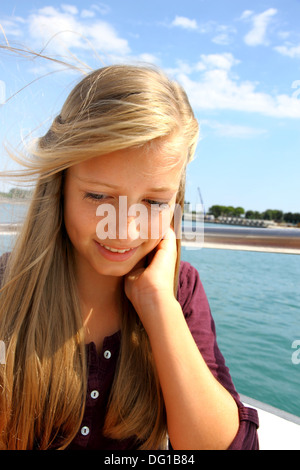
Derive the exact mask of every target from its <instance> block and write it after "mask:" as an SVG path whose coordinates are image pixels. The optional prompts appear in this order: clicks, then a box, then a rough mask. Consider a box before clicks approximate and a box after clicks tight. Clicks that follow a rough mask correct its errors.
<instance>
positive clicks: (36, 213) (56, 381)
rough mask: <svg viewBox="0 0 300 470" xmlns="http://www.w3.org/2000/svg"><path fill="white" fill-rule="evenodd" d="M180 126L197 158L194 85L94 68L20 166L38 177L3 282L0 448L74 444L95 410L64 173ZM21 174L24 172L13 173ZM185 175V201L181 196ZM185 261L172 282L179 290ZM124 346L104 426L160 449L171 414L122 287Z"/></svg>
mask: <svg viewBox="0 0 300 470" xmlns="http://www.w3.org/2000/svg"><path fill="white" fill-rule="evenodd" d="M170 136H175V141H178V142H179V141H181V142H183V143H184V145H185V149H186V162H187V163H188V162H189V161H190V159H191V158H192V157H193V154H194V151H195V146H196V143H197V139H198V125H197V121H196V120H195V117H194V115H193V112H192V110H191V107H190V104H189V102H188V99H187V97H186V94H185V93H184V91H183V90H182V88H181V87H180V86H179V85H178V84H177V83H175V82H172V81H170V80H169V79H168V78H167V77H166V76H165V75H164V74H163V73H162V72H160V71H159V70H156V69H154V68H152V67H137V66H129V65H115V66H109V67H104V68H102V69H99V70H96V71H94V72H92V73H91V74H89V75H88V76H87V77H85V78H84V79H83V80H82V81H81V82H80V83H78V84H77V85H76V86H75V88H74V89H73V90H72V91H71V93H70V95H69V96H68V98H67V100H66V102H65V104H64V105H63V107H62V110H61V113H60V114H59V116H57V117H56V118H55V119H54V121H53V123H52V125H51V127H50V129H49V131H48V132H47V134H46V135H44V136H43V137H42V138H40V139H39V140H38V142H37V144H36V146H35V147H34V148H33V150H32V154H31V156H30V158H29V157H28V158H26V159H25V157H24V159H23V160H22V161H21V163H22V164H23V165H24V167H25V168H24V170H22V171H21V172H20V173H18V172H17V176H24V175H25V177H27V178H33V177H35V178H36V177H37V183H36V186H35V191H34V194H33V197H32V201H31V204H30V207H29V211H28V214H27V216H26V219H25V222H24V225H23V227H22V231H21V233H20V235H19V237H18V239H17V242H16V244H15V246H14V249H13V251H12V253H11V255H10V258H9V262H8V266H7V269H6V271H5V277H4V280H3V284H2V288H1V290H0V339H1V340H3V341H5V344H6V364H5V365H1V366H0V448H2V449H32V448H40V449H47V448H50V447H51V446H55V447H56V448H60V449H64V448H66V447H67V446H68V445H69V444H70V443H71V441H72V440H73V439H74V437H75V435H76V433H77V431H78V429H79V426H80V423H81V420H82V417H83V414H84V408H85V397H86V390H87V372H88V371H87V363H86V353H85V339H84V333H83V325H82V319H81V311H80V306H79V299H78V294H77V289H76V283H75V278H74V259H73V250H72V245H71V242H70V240H69V238H68V235H67V233H66V230H65V227H64V214H63V183H64V172H65V170H67V169H68V168H69V167H70V166H72V165H75V164H77V163H79V162H82V161H84V160H87V159H89V158H92V157H95V156H100V155H104V154H107V153H109V152H112V151H115V150H120V149H124V148H130V147H134V146H145V145H147V144H149V143H150V142H151V143H153V142H159V141H160V140H161V139H167V138H169V137H170ZM15 176H16V174H15ZM184 181H185V177H184V175H183V178H182V184H181V188H180V191H179V193H178V200H177V203H179V204H181V205H182V206H183V202H184ZM179 259H180V240H178V262H177V269H176V276H175V280H174V292H175V293H176V286H177V277H178V266H179ZM123 305H124V309H123V310H124V312H123V318H122V339H121V351H120V356H119V361H118V365H117V371H116V374H115V378H114V383H113V386H112V391H111V395H110V400H109V403H108V408H107V413H106V421H105V425H104V433H105V434H106V435H107V436H108V437H111V438H114V439H125V438H129V437H135V438H136V441H137V446H139V448H141V449H157V448H160V447H161V446H162V445H163V441H164V439H165V437H166V432H167V430H166V417H165V411H164V403H163V399H162V395H161V391H160V386H159V381H158V378H157V373H156V370H155V364H154V362H153V357H152V353H151V348H150V344H149V340H148V337H147V334H146V332H145V331H144V329H143V327H142V325H141V323H140V321H139V318H138V316H137V314H136V312H135V311H134V310H133V308H132V305H131V304H130V303H129V302H128V301H127V299H126V298H125V295H124V303H123Z"/></svg>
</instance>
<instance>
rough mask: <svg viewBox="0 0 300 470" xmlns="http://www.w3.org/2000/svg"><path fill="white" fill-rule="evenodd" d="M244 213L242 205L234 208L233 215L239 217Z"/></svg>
mask: <svg viewBox="0 0 300 470" xmlns="http://www.w3.org/2000/svg"><path fill="white" fill-rule="evenodd" d="M243 214H245V209H244V208H243V207H236V208H235V209H234V216H235V217H241V215H243Z"/></svg>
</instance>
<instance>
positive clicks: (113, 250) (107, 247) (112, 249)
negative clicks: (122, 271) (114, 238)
mask: <svg viewBox="0 0 300 470" xmlns="http://www.w3.org/2000/svg"><path fill="white" fill-rule="evenodd" d="M99 245H101V246H103V247H104V248H105V249H106V250H108V251H112V253H126V252H127V251H130V250H132V249H133V248H128V249H126V250H117V249H116V248H112V247H110V246H107V245H102V243H99Z"/></svg>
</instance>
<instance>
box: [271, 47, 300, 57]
mask: <svg viewBox="0 0 300 470" xmlns="http://www.w3.org/2000/svg"><path fill="white" fill-rule="evenodd" d="M274 49H275V51H277V52H279V53H280V54H282V55H286V56H288V57H290V58H291V59H300V44H299V46H293V45H290V44H289V45H285V46H277V47H274Z"/></svg>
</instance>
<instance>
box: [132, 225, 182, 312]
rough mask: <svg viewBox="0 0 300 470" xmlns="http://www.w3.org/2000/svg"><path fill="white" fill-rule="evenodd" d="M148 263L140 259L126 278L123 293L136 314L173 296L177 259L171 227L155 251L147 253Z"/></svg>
mask: <svg viewBox="0 0 300 470" xmlns="http://www.w3.org/2000/svg"><path fill="white" fill-rule="evenodd" d="M150 257H151V258H152V259H151V261H149V264H148V266H146V267H145V266H144V263H145V261H144V260H141V262H140V263H138V264H137V265H136V266H135V267H134V269H133V270H132V271H131V272H130V273H129V274H127V276H126V277H125V293H126V295H127V297H128V298H129V300H130V301H131V303H132V304H133V306H134V308H135V309H136V311H137V313H138V315H139V316H140V318H141V320H142V321H143V318H142V317H143V316H144V315H146V314H147V312H149V311H150V310H151V311H153V309H155V305H157V303H161V302H164V301H165V300H166V299H167V298H169V299H170V298H174V274H175V265H176V259H177V249H176V237H175V233H174V231H173V230H172V229H171V228H170V229H169V230H168V232H167V233H166V235H165V237H164V238H163V239H162V240H161V241H160V242H159V244H158V245H157V247H156V251H155V252H153V253H151V254H150V255H148V258H150Z"/></svg>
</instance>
